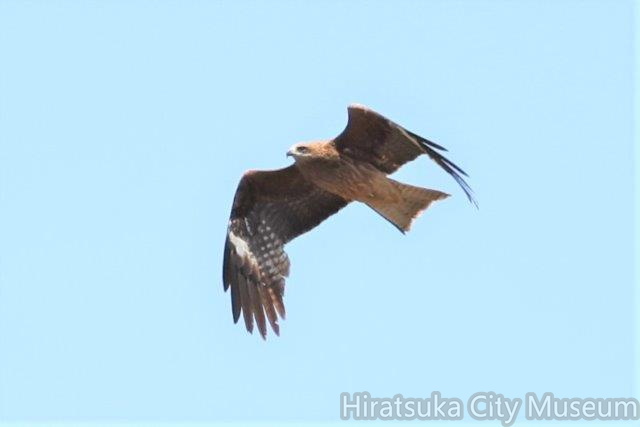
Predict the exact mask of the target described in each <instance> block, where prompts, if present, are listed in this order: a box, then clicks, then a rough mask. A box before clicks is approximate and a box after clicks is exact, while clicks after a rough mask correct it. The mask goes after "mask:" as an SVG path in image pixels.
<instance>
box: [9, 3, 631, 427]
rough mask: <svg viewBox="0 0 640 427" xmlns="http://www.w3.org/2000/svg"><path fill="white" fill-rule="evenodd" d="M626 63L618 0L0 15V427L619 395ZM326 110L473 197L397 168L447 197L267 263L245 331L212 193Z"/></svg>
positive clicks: (227, 187) (222, 210)
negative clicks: (411, 136) (399, 133)
mask: <svg viewBox="0 0 640 427" xmlns="http://www.w3.org/2000/svg"><path fill="white" fill-rule="evenodd" d="M633 61H634V56H633V3H632V2H630V1H553V2H551V1H546V2H544V1H519V2H507V1H458V0H453V1H444V0H441V1H387V2H364V1H353V2H347V1H328V2H314V3H312V2H294V1H290V2H285V1H282V2H271V3H267V2H231V1H227V2H206V1H180V2H179V1H162V2H155V1H141V0H138V1H132V2H125V1H115V2H99V1H87V2H79V1H65V0H60V1H51V2H48V1H28V2H27V1H24V2H22V1H8V0H7V1H2V2H0V420H4V421H19V420H35V419H37V420H76V421H82V420H96V419H97V420H113V419H118V420H133V421H135V420H147V421H148V420H163V421H179V420H187V421H189V420H190V421H212V422H213V421H232V420H238V419H244V420H253V421H256V420H270V421H277V420H303V421H336V420H338V417H339V408H338V402H339V394H340V393H341V392H343V391H347V392H356V391H365V390H366V391H369V392H370V393H371V394H372V395H374V396H379V397H384V396H388V397H390V396H393V395H394V394H396V393H402V394H404V395H405V396H415V397H426V396H429V395H430V394H431V392H432V391H434V390H438V391H440V392H442V394H443V395H444V396H453V397H460V398H461V399H466V398H468V397H469V396H470V395H471V394H473V393H475V392H477V391H495V392H499V393H502V394H504V395H505V396H511V397H522V396H524V394H525V393H526V392H529V391H533V392H539V393H542V392H545V391H551V392H554V393H555V394H556V395H557V396H561V397H574V396H577V397H589V396H590V397H620V396H627V397H628V396H631V395H632V394H634V393H636V395H637V392H638V390H637V389H634V387H633V381H632V379H633V373H634V345H635V344H634V327H633V320H634V309H636V308H637V307H634V303H633V301H634V300H633V296H634V293H633V291H634V285H633V280H634V260H633V250H634V241H633V230H634V218H633V209H634V197H633V171H634V169H633V167H634V161H633V154H634V151H633V150H634V144H633V126H634V122H633V95H632V94H633V89H634V87H633ZM352 102H358V103H362V104H365V105H368V106H370V107H371V108H373V109H375V110H377V111H379V112H381V113H383V114H385V115H387V116H388V117H390V118H392V119H393V120H395V121H397V122H398V123H400V124H402V125H404V126H405V127H407V128H408V129H410V130H412V131H413V132H415V133H418V134H421V135H423V136H425V137H427V138H430V139H432V140H434V141H436V142H438V143H439V144H442V145H444V146H445V147H447V148H448V149H449V151H450V157H451V159H452V160H454V161H455V162H456V163H458V164H459V165H461V166H462V167H463V168H464V169H465V170H467V172H468V173H469V174H470V176H471V178H470V179H469V183H470V185H471V186H472V187H473V188H474V190H475V192H476V196H477V199H478V201H479V204H480V209H479V210H476V209H475V208H473V207H472V206H471V205H470V204H469V203H468V202H467V201H466V199H465V197H464V194H463V192H462V190H461V189H460V188H459V187H457V185H456V183H455V182H454V181H453V180H452V179H451V178H450V177H449V176H448V175H446V174H445V173H444V172H443V171H441V170H440V169H438V168H437V167H436V166H435V165H434V164H433V163H431V162H430V161H429V160H428V159H426V158H421V159H419V160H418V161H416V162H413V163H411V164H410V165H408V166H406V167H405V168H404V169H402V170H401V171H400V172H399V173H398V174H397V175H396V177H397V179H399V180H402V181H405V182H408V183H411V184H414V185H420V186H424V187H430V188H435V189H440V190H443V191H446V192H448V193H451V194H453V197H452V198H450V199H448V200H446V201H444V202H440V203H438V204H437V205H435V206H434V207H433V208H431V209H430V210H428V211H427V212H426V213H425V214H424V215H423V216H422V217H420V219H419V220H418V221H417V223H416V224H415V225H414V227H413V230H412V231H411V232H410V233H409V234H407V235H406V236H403V235H402V234H400V233H399V232H398V231H397V230H396V229H395V228H393V227H392V226H391V225H390V224H389V223H387V222H386V221H384V220H383V219H382V218H380V217H379V216H378V215H376V214H375V213H374V212H373V211H370V210H369V209H368V208H366V207H364V206H362V205H352V206H349V207H348V208H346V209H344V210H343V211H342V212H340V214H339V215H336V216H334V217H332V218H330V219H329V220H327V221H326V222H325V223H323V224H321V225H320V226H319V227H318V228H317V229H316V230H314V231H313V232H311V233H309V234H306V235H304V236H302V237H300V238H299V239H297V240H295V241H294V242H292V243H291V244H290V245H288V247H287V251H288V253H289V256H290V258H291V260H292V271H291V276H290V278H289V280H288V283H287V290H286V295H285V297H286V305H287V315H288V316H287V320H286V321H284V322H283V323H282V325H281V337H279V338H277V337H275V336H273V335H270V336H269V338H268V340H267V341H266V342H265V341H262V340H261V339H260V338H259V336H258V335H255V334H254V335H249V334H247V333H246V332H245V330H244V327H243V326H241V325H234V324H233V323H232V318H231V308H230V297H229V295H228V294H225V293H224V292H223V290H222V283H221V264H222V249H223V244H224V237H225V232H226V225H227V219H228V215H229V209H230V205H231V201H232V198H233V195H234V192H235V189H236V185H237V182H238V180H239V178H240V176H241V175H242V173H243V172H244V171H245V170H247V169H273V168H279V167H283V166H286V165H287V164H289V163H290V161H289V160H288V159H286V158H285V152H286V151H287V149H288V147H289V146H290V145H292V144H293V143H296V142H299V141H304V140H311V139H320V138H330V137H332V136H335V135H336V134H338V133H339V132H340V131H341V130H342V128H343V127H344V125H345V123H346V106H347V105H348V104H349V103H352ZM635 334H636V337H637V332H635Z"/></svg>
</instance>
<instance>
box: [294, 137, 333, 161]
mask: <svg viewBox="0 0 640 427" xmlns="http://www.w3.org/2000/svg"><path fill="white" fill-rule="evenodd" d="M331 148H332V147H329V146H328V144H327V142H326V141H318V142H301V143H299V144H295V145H292V146H291V148H289V151H287V156H290V157H293V159H294V160H295V161H299V160H308V159H313V158H319V157H322V158H326V157H332V154H333V151H335V150H332V149H331ZM336 154H337V152H336Z"/></svg>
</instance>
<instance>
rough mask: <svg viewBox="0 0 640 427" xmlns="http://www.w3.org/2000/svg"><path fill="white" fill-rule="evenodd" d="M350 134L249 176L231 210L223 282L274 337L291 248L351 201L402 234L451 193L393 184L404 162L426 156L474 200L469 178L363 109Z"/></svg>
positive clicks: (248, 321)
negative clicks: (280, 166) (363, 205)
mask: <svg viewBox="0 0 640 427" xmlns="http://www.w3.org/2000/svg"><path fill="white" fill-rule="evenodd" d="M348 112H349V120H348V123H347V127H346V128H345V130H344V131H343V132H342V133H341V134H340V135H338V136H337V137H336V138H334V139H332V140H329V141H319V142H312V143H305V144H296V145H294V146H293V147H292V148H291V150H290V151H289V152H288V153H287V155H290V156H292V157H293V158H294V160H295V163H294V164H293V165H291V166H288V167H286V168H284V169H279V170H273V171H249V172H247V173H245V174H244V176H243V177H242V179H241V180H240V183H239V184H238V189H237V190H236V195H235V198H234V201H233V206H232V209H231V216H230V219H229V227H228V231H227V239H226V242H225V248H224V261H223V283H224V289H225V291H226V290H228V289H231V307H232V313H233V320H234V322H237V321H238V320H239V318H240V314H241V313H242V315H243V318H244V322H245V325H246V328H247V330H248V331H249V332H252V331H253V327H254V324H255V325H256V326H257V328H258V330H259V332H260V335H261V336H262V337H263V338H265V337H266V335H267V323H269V324H270V325H271V328H272V329H273V331H274V332H275V333H276V334H277V335H278V334H279V324H278V320H279V319H280V318H282V319H284V317H285V307H284V302H283V296H284V288H285V279H286V277H287V276H288V275H289V266H290V263H289V259H288V257H287V254H286V253H285V252H284V245H285V244H286V243H287V242H289V241H291V240H292V239H294V238H295V237H297V236H299V235H300V234H303V233H305V232H307V231H309V230H311V229H312V228H314V227H315V226H317V225H318V224H320V223H321V222H322V221H324V220H325V219H326V218H328V217H329V216H331V215H333V214H334V213H336V212H338V211H339V210H340V209H342V208H343V207H344V206H346V205H347V204H348V203H350V202H352V201H359V202H362V203H366V204H367V205H368V206H369V207H371V208H372V209H373V210H375V211H376V212H377V213H379V214H380V215H381V216H383V217H384V218H385V219H387V220H388V221H389V222H391V223H392V224H393V225H394V226H395V227H397V228H398V229H399V230H400V231H402V232H406V231H408V230H409V228H410V226H411V223H412V221H413V220H414V219H415V218H416V217H417V216H418V215H419V214H420V213H421V212H422V211H423V210H425V209H426V208H427V207H429V205H430V204H431V203H432V202H434V201H437V200H441V199H444V198H446V197H448V194H446V193H443V192H440V191H437V190H430V189H426V188H421V187H414V186H411V185H407V184H403V183H400V182H398V181H395V180H393V179H391V178H388V177H387V175H389V174H391V173H393V172H395V171H396V170H397V169H398V168H400V167H401V166H402V165H403V164H405V163H407V162H409V161H411V160H414V159H415V158H416V157H418V156H419V155H421V154H426V155H427V156H429V157H430V158H431V159H432V160H433V161H434V162H436V163H437V164H438V165H439V166H440V167H441V168H442V169H444V170H445V171H446V172H447V173H449V174H450V175H451V176H452V177H453V178H454V179H455V180H456V181H457V182H458V184H460V186H461V187H462V189H463V190H464V192H465V193H466V195H467V197H468V198H469V200H470V201H471V202H472V203H473V204H476V203H475V200H474V199H473V195H472V191H471V189H470V187H469V186H468V185H467V183H466V181H465V180H464V178H463V176H466V173H465V172H464V171H463V170H462V169H460V168H459V167H458V166H456V165H455V164H454V163H453V162H451V161H450V160H448V159H447V158H446V157H444V156H443V155H442V154H440V151H446V149H445V148H443V147H441V146H440V145H437V144H435V143H433V142H431V141H429V140H427V139H424V138H422V137H420V136H418V135H416V134H414V133H411V132H409V131H408V130H406V129H404V128H402V127H401V126H399V125H397V124H395V123H394V122H392V121H390V120H389V119H387V118H385V117H383V116H382V115H380V114H378V113H376V112H374V111H372V110H370V109H368V108H366V107H364V106H360V105H351V106H349V109H348Z"/></svg>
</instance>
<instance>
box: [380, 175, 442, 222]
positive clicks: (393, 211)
mask: <svg viewBox="0 0 640 427" xmlns="http://www.w3.org/2000/svg"><path fill="white" fill-rule="evenodd" d="M388 181H389V182H390V184H391V185H393V186H394V187H395V188H396V189H397V194H399V195H400V197H399V199H398V200H393V201H389V200H385V199H379V200H368V201H367V205H368V206H369V207H370V208H371V209H373V210H375V211H376V212H378V213H379V214H380V215H382V216H383V217H384V218H385V219H386V220H388V221H389V222H391V223H392V224H393V225H395V226H396V227H397V228H398V229H399V230H400V231H401V232H403V233H405V232H407V231H409V229H410V228H411V224H412V222H413V220H414V219H416V218H417V217H418V216H419V215H420V214H421V213H422V211H424V210H425V209H427V208H428V207H429V205H431V203H432V202H435V201H437V200H442V199H446V198H447V197H449V194H447V193H443V192H441V191H437V190H430V189H428V188H420V187H414V186H412V185H408V184H403V183H401V182H398V181H394V180H393V179H390V178H388Z"/></svg>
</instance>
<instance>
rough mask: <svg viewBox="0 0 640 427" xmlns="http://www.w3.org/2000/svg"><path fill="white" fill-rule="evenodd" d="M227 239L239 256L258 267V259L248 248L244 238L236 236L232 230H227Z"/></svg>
mask: <svg viewBox="0 0 640 427" xmlns="http://www.w3.org/2000/svg"><path fill="white" fill-rule="evenodd" d="M229 241H230V242H231V244H232V245H233V247H234V248H235V251H236V253H237V254H238V256H239V257H240V258H242V259H246V260H248V261H249V262H250V263H251V264H252V265H253V266H254V267H256V268H259V265H258V260H257V259H256V257H255V256H254V255H253V252H251V249H249V244H248V243H247V242H246V241H245V240H244V239H242V238H241V237H238V236H236V235H235V234H234V233H233V231H231V230H229Z"/></svg>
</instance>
